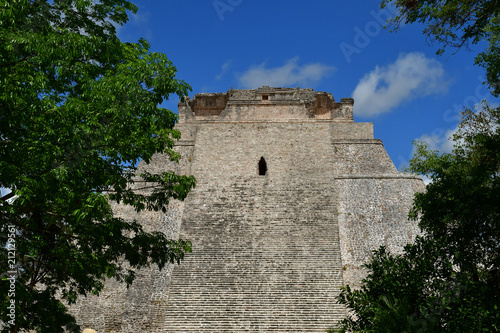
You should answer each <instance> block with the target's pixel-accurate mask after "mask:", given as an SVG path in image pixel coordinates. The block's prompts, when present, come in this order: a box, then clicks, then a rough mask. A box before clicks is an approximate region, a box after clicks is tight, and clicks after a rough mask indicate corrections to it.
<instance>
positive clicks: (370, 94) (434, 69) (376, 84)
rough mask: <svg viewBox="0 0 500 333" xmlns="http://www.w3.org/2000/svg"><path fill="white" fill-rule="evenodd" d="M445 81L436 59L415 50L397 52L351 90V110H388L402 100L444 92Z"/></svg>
mask: <svg viewBox="0 0 500 333" xmlns="http://www.w3.org/2000/svg"><path fill="white" fill-rule="evenodd" d="M448 84H449V82H447V80H446V79H445V73H444V69H443V66H442V65H441V63H440V62H438V61H437V60H434V59H431V58H427V57H426V56H425V55H424V54H422V53H418V52H413V53H407V54H400V56H399V57H398V59H397V60H396V62H394V63H393V64H390V65H388V66H385V67H378V66H377V67H375V69H374V70H372V71H371V72H370V73H368V74H366V75H365V76H364V77H363V78H362V79H361V80H360V81H359V83H358V85H357V86H356V88H355V89H354V92H353V94H352V95H353V98H354V101H355V104H354V112H355V114H356V115H358V116H373V115H378V114H381V113H384V112H389V111H391V109H393V108H395V107H396V106H398V105H399V104H401V103H402V102H403V101H406V100H410V99H413V98H416V97H423V96H427V95H430V94H437V93H443V92H446V91H447V89H448Z"/></svg>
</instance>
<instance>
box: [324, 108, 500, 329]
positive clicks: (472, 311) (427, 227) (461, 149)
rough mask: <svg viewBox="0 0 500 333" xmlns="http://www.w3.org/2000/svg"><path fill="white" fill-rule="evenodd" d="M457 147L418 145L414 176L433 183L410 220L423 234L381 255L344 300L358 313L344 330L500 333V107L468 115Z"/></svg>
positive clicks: (377, 254)
mask: <svg viewBox="0 0 500 333" xmlns="http://www.w3.org/2000/svg"><path fill="white" fill-rule="evenodd" d="M454 142H455V145H456V146H455V150H454V151H453V152H452V153H446V154H438V152H436V151H429V150H427V148H426V145H425V144H423V143H420V144H418V145H417V151H416V153H415V156H414V157H413V158H412V160H411V162H410V170H411V171H413V172H418V173H421V174H425V175H428V176H429V177H430V178H431V179H432V182H431V183H430V184H428V185H427V188H426V191H425V192H423V193H418V194H416V197H415V201H414V206H413V209H412V211H411V213H410V216H411V217H413V218H415V219H416V218H419V220H420V222H419V223H420V224H419V225H420V227H421V228H422V230H423V231H424V235H423V236H422V237H420V238H418V239H417V240H416V241H415V243H414V244H409V245H407V246H406V248H405V250H404V252H403V253H402V254H400V255H395V254H390V253H388V252H387V251H386V250H385V248H383V247H382V248H380V249H379V250H377V251H375V253H374V256H373V258H372V259H371V261H370V263H368V264H367V265H366V267H367V269H368V272H369V274H368V276H367V277H366V278H365V279H364V280H363V286H362V288H361V289H360V290H351V289H350V288H349V287H346V288H345V289H344V290H343V291H342V293H341V295H340V297H339V301H340V303H342V304H345V305H346V306H347V307H348V308H349V309H351V310H352V312H353V313H352V315H351V316H350V317H349V318H347V319H345V320H344V321H343V322H342V323H341V326H342V327H341V329H340V331H341V332H402V331H406V332H450V333H452V332H497V331H500V211H499V209H498V207H500V108H490V107H489V106H488V105H484V106H483V110H481V111H479V112H472V111H471V110H466V111H465V112H464V118H463V120H462V122H461V124H460V126H459V130H458V132H457V133H456V134H455V135H454ZM333 331H334V330H332V332H333Z"/></svg>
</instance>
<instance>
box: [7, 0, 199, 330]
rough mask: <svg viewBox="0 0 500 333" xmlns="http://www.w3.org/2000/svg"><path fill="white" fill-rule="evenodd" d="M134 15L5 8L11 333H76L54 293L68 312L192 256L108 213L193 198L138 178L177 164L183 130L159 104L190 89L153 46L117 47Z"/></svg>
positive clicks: (71, 7) (166, 177) (60, 0)
mask: <svg viewBox="0 0 500 333" xmlns="http://www.w3.org/2000/svg"><path fill="white" fill-rule="evenodd" d="M127 11H130V12H133V13H135V12H136V11H137V8H136V7H135V6H134V5H133V4H132V3H130V2H129V1H122V0H100V1H92V0H52V1H47V0H0V87H1V90H0V110H1V112H0V187H2V188H8V189H11V190H12V192H11V193H10V194H6V195H4V196H3V197H1V196H0V229H1V230H0V243H1V251H0V256H1V258H0V272H2V273H1V274H2V275H1V276H2V280H1V281H0V289H1V293H2V295H8V292H9V281H8V280H7V278H8V277H10V274H9V273H6V272H8V271H15V272H16V274H15V275H17V282H16V284H15V286H16V290H15V297H10V296H9V297H7V296H4V297H2V298H1V299H0V320H1V321H3V322H4V323H6V325H4V327H3V330H2V331H3V332H18V331H20V330H23V329H24V330H36V331H37V332H62V331H63V327H66V328H67V329H70V330H74V331H77V330H78V327H77V326H76V325H74V318H72V316H71V315H69V314H68V313H67V312H66V308H65V306H64V305H63V304H62V303H61V302H60V301H59V300H58V299H57V298H56V297H55V295H56V293H60V295H62V298H63V299H64V300H65V301H67V302H69V303H72V302H74V301H75V300H76V298H77V297H78V295H85V294H88V293H95V294H98V293H99V291H100V290H101V289H102V288H103V281H104V279H105V278H115V279H118V280H119V281H124V282H125V283H127V285H128V284H130V283H132V281H133V280H134V273H133V269H134V268H140V267H143V266H147V265H150V264H156V265H158V266H159V267H160V268H162V267H164V266H165V264H167V263H173V262H179V261H180V260H181V259H182V258H183V255H184V253H185V252H186V251H190V244H189V242H186V241H182V240H178V241H174V240H169V239H167V238H165V235H164V234H162V233H158V232H152V233H151V232H146V231H145V230H144V229H143V227H142V226H141V225H140V224H139V223H137V222H135V221H125V220H123V219H122V218H119V217H117V216H115V215H114V214H113V211H112V209H111V203H113V202H114V203H122V204H125V205H130V206H132V207H133V208H134V209H135V210H136V211H138V212H140V211H142V210H162V211H165V209H166V205H167V204H168V202H169V200H170V199H172V198H173V199H180V200H182V199H184V198H185V197H186V195H187V193H188V192H189V190H190V189H191V188H193V187H194V185H195V180H194V178H193V177H192V176H180V175H176V174H175V173H173V172H169V171H167V172H164V173H158V174H151V173H146V174H137V173H136V170H137V167H136V166H137V165H138V162H139V161H142V163H149V162H150V161H151V158H152V156H153V155H154V154H156V153H164V154H167V155H168V156H169V157H170V158H171V160H173V161H176V160H178V159H179V156H178V154H176V153H175V152H174V151H173V150H172V149H173V146H174V142H175V140H176V139H179V137H180V133H179V132H178V131H177V130H176V129H174V128H173V127H174V125H175V122H176V119H177V117H176V115H175V114H174V113H172V112H171V111H169V110H166V109H164V108H160V107H158V104H160V103H161V102H162V101H164V100H165V99H167V98H168V96H169V95H170V94H175V95H177V96H179V97H181V98H182V97H183V96H185V95H187V92H188V90H190V87H189V85H187V84H186V83H185V82H183V81H181V80H178V79H176V78H175V74H176V68H175V67H174V66H173V65H172V63H171V62H170V61H169V60H168V59H167V57H166V56H165V55H164V54H161V53H155V52H151V51H150V50H149V44H148V43H147V42H146V41H145V40H142V39H141V40H139V42H138V43H122V42H120V40H119V39H118V37H117V36H116V29H115V25H118V24H119V25H121V24H124V23H126V22H127ZM9 238H10V240H9ZM14 245H15V260H14V261H15V264H14V265H13V266H9V263H12V262H9V261H8V258H7V256H8V255H9V251H8V249H9V248H10V249H12V248H13V246H14ZM11 253H13V252H11ZM125 267H130V268H125ZM10 299H15V307H16V308H15V312H16V319H15V320H14V321H10V320H11V318H10V317H9V316H8V314H9V312H8V309H7V306H8V305H9V304H10V303H9V302H10Z"/></svg>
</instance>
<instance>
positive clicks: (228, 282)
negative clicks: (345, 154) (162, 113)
mask: <svg viewBox="0 0 500 333" xmlns="http://www.w3.org/2000/svg"><path fill="white" fill-rule="evenodd" d="M198 181H199V183H198V187H197V188H196V190H195V191H194V192H193V193H192V195H191V197H190V199H189V200H188V201H187V202H186V207H185V216H184V217H183V222H182V226H181V237H182V238H185V239H189V240H191V241H192V243H193V253H191V254H189V255H188V256H187V258H186V260H185V261H184V262H183V263H182V264H181V265H180V266H176V267H175V269H174V271H173V275H172V280H171V285H170V293H169V300H168V305H167V311H166V318H165V324H164V329H163V331H164V332H325V330H326V328H328V327H329V326H331V325H332V324H334V323H335V322H336V320H338V319H339V318H340V317H341V316H343V315H344V314H345V309H344V308H343V307H342V306H340V305H338V304H336V299H335V296H336V295H337V294H338V292H339V286H340V285H341V284H342V268H341V259H340V249H339V236H338V225H337V216H336V214H335V212H336V202H335V198H334V191H333V190H332V188H331V186H333V184H332V183H329V182H324V181H325V180H324V179H323V180H317V181H315V180H311V179H309V180H308V181H307V182H304V181H303V180H302V182H303V183H301V184H297V183H296V182H295V183H293V184H290V183H289V182H282V183H276V182H274V183H271V182H269V181H268V180H267V179H266V177H254V178H253V179H247V180H241V181H237V182H236V183H235V184H233V185H232V186H230V187H224V188H217V187H213V185H211V186H209V185H207V184H214V182H213V181H210V182H208V181H207V182H204V181H203V179H199V180H198ZM204 183H205V184H204Z"/></svg>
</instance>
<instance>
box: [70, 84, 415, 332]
mask: <svg viewBox="0 0 500 333" xmlns="http://www.w3.org/2000/svg"><path fill="white" fill-rule="evenodd" d="M353 103H354V101H353V99H351V98H342V99H341V100H340V102H336V101H335V99H334V98H333V96H332V95H331V94H329V93H326V92H315V91H313V90H312V89H299V88H297V89H291V88H270V87H261V88H259V89H254V90H233V89H231V90H229V91H228V92H227V93H216V94H197V95H195V96H194V98H193V99H192V100H191V99H189V98H187V99H186V101H185V102H184V103H181V104H179V123H178V124H177V128H178V129H179V130H181V132H182V139H181V140H180V141H179V142H178V143H177V146H176V150H177V151H178V152H179V153H180V154H181V156H182V159H181V162H180V163H179V164H173V163H172V162H170V161H169V159H168V158H167V157H166V156H162V155H158V156H156V157H155V158H154V159H153V161H152V162H151V163H150V164H149V165H141V166H140V168H141V169H142V170H149V171H166V170H174V171H176V172H178V173H182V174H193V175H195V177H196V179H197V186H196V188H195V189H194V190H193V191H192V192H191V193H190V194H189V196H188V197H187V199H186V200H185V201H184V202H174V203H172V204H171V207H170V209H169V210H168V212H167V214H160V213H149V212H148V213H143V214H141V215H140V216H137V215H136V214H135V213H134V212H133V211H130V210H127V209H126V208H125V207H116V211H117V213H118V214H122V215H123V216H124V217H127V218H137V219H139V220H140V221H141V222H142V223H143V224H144V225H145V226H146V227H147V228H148V229H149V230H160V231H163V232H165V233H167V235H169V236H170V237H173V238H176V237H181V238H183V239H187V240H190V241H191V242H192V244H193V252H192V253H190V254H188V255H187V257H186V259H185V261H184V262H182V263H181V265H176V266H171V267H168V268H167V269H165V270H163V271H161V272H160V271H157V270H156V269H155V268H151V269H149V270H141V271H138V272H137V276H138V278H137V280H136V283H135V284H134V285H133V286H132V287H131V288H130V289H128V290H127V289H126V288H125V287H124V286H121V285H118V284H116V283H113V282H111V281H110V282H109V284H108V286H107V288H106V290H105V291H104V293H103V294H102V295H101V296H100V297H99V298H92V297H90V298H86V299H82V300H81V301H80V302H79V303H78V304H77V305H76V306H75V307H73V309H72V311H74V312H75V313H76V314H77V316H78V318H79V320H80V322H81V323H82V325H84V326H85V327H90V328H93V329H95V330H97V331H98V332H99V333H101V332H134V331H138V332H324V331H325V330H326V328H328V327H329V326H331V325H333V324H335V323H336V321H338V320H339V319H340V318H342V317H343V316H344V315H345V309H344V308H343V307H342V306H340V305H339V304H336V299H335V297H336V295H338V293H339V288H340V286H341V285H344V284H350V285H353V286H358V285H359V282H360V279H361V278H362V276H363V270H362V268H361V266H362V264H363V263H365V262H366V261H367V260H368V259H369V257H370V254H371V251H372V250H374V249H376V248H378V247H379V246H380V245H386V246H387V247H388V248H389V249H390V250H392V251H400V250H401V249H402V246H403V245H404V244H406V243H407V242H409V241H411V240H412V239H413V238H414V237H415V236H416V234H417V232H418V229H417V226H416V224H415V222H410V221H408V219H407V215H408V211H409V209H410V207H411V204H412V201H413V195H414V193H415V192H416V191H422V190H423V189H424V184H423V182H422V180H421V179H420V178H418V177H416V176H414V175H408V174H402V173H399V172H398V171H397V169H396V168H395V166H394V164H393V163H392V161H391V160H390V158H389V156H388V155H387V153H386V151H385V149H384V146H383V144H382V142H381V141H380V140H377V139H374V138H373V124H371V123H357V122H354V121H353Z"/></svg>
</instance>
